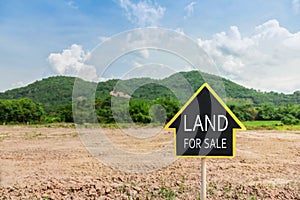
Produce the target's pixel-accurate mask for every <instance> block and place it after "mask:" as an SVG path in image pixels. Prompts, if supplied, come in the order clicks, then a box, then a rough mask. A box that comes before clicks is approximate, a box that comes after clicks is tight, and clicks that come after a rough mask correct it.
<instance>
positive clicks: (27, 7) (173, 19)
mask: <svg viewBox="0 0 300 200" xmlns="http://www.w3.org/2000/svg"><path fill="white" fill-rule="evenodd" d="M142 27H161V28H165V29H169V30H175V31H178V32H180V33H182V34H184V35H186V36H188V37H190V38H192V39H193V40H194V41H195V42H196V43H198V45H199V46H200V47H201V48H203V49H204V50H205V51H206V52H207V54H208V55H209V56H210V57H211V58H212V59H213V60H214V62H215V64H216V65H217V66H218V68H219V71H220V73H221V75H222V76H224V77H227V78H229V79H231V80H233V81H235V82H238V83H240V84H242V85H245V86H247V87H252V88H256V89H260V90H263V91H270V90H273V91H278V92H285V93H292V92H293V91H295V90H299V89H300V75H299V74H300V0H274V1H273V0H272V1H271V0H266V1H262V0H260V1H258V0H253V1H227V0H212V1H208V0H195V1H190V0H182V1H173V0H164V1H158V0H156V1H155V0H144V1H135V0H112V1H100V0H85V1H79V0H71V1H69V0H28V1H22V0H0V69H1V73H0V91H5V90H7V89H11V88H15V87H19V86H24V85H26V84H28V83H31V82H34V81H35V80H40V79H42V78H43V77H49V76H53V75H75V74H76V73H77V72H78V71H79V70H81V69H88V71H89V72H90V74H94V73H95V72H94V71H93V70H94V69H93V68H91V66H89V65H87V64H85V63H84V61H85V59H86V58H87V57H88V55H89V54H90V52H92V50H93V49H94V48H95V47H96V45H98V44H99V43H101V42H103V41H105V40H106V39H108V38H111V37H112V36H114V35H116V34H119V33H120V32H124V31H128V30H132V29H135V28H142ZM148 53H149V52H146V51H144V57H145V58H148V57H149V55H148ZM133 63H135V62H133ZM182 67H183V68H184V66H182ZM115 70H118V69H117V68H116V69H115Z"/></svg>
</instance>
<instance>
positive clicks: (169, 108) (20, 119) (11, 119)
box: [0, 97, 300, 124]
mask: <svg viewBox="0 0 300 200" xmlns="http://www.w3.org/2000/svg"><path fill="white" fill-rule="evenodd" d="M111 98H113V97H106V98H97V99H96V100H95V101H88V100H86V99H80V100H78V101H76V102H73V105H72V104H71V103H69V104H65V105H61V106H59V108H58V109H57V110H56V111H53V112H51V113H48V114H47V113H46V112H44V109H43V106H42V104H40V103H35V102H33V101H32V100H30V99H28V98H24V99H19V100H0V123H1V124H4V123H45V122H46V123H52V122H74V119H73V111H72V109H73V106H76V108H78V109H76V112H77V113H76V117H77V120H76V122H77V123H85V122H89V123H96V122H99V123H102V124H108V123H115V119H117V121H118V122H122V123H127V122H130V121H131V120H132V121H133V122H135V123H150V122H157V123H165V122H168V121H169V120H170V119H171V118H172V117H173V116H174V115H175V114H176V113H177V112H178V110H179V109H180V104H179V102H178V101H176V100H174V99H173V98H170V97H162V98H156V99H154V100H149V99H140V98H132V99H130V100H126V99H124V98H118V99H116V100H114V101H113V102H114V105H113V110H112V99H111ZM126 101H129V104H126V103H124V102H126ZM228 107H229V108H230V109H231V110H232V112H233V113H234V114H235V115H236V116H237V117H238V118H239V119H240V120H241V121H253V120H280V121H282V123H284V124H299V123H300V105H299V104H286V105H281V106H274V105H270V104H265V105H254V104H241V103H229V104H228ZM93 109H94V110H95V115H96V119H95V118H93V117H92V115H93V112H92V111H93ZM128 113H129V115H128Z"/></svg>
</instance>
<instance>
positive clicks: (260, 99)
mask: <svg viewBox="0 0 300 200" xmlns="http://www.w3.org/2000/svg"><path fill="white" fill-rule="evenodd" d="M75 80H76V78H74V77H66V76H56V77H49V78H45V79H42V80H39V81H36V82H34V83H32V84H29V85H28V86H25V87H21V88H16V89H13V90H8V91H6V92H4V93H0V99H20V98H29V99H31V100H32V101H34V102H37V103H41V104H42V106H43V107H44V110H45V111H46V112H47V113H51V112H56V111H57V110H58V109H59V108H60V107H61V106H62V105H66V104H69V103H71V102H72V94H73V86H74V81H75ZM77 80H79V79H77ZM204 80H205V82H208V83H209V84H210V86H211V87H212V88H213V89H214V90H215V91H216V92H217V93H218V94H219V95H220V96H221V98H223V99H224V100H225V101H227V102H238V103H240V104H258V105H260V104H271V105H275V106H278V105H284V104H288V103H293V104H300V91H296V92H294V93H293V94H283V93H276V92H259V91H257V90H255V89H249V88H246V87H243V86H241V85H239V84H236V83H234V82H232V81H230V80H228V79H225V78H222V77H219V76H215V75H211V74H206V73H201V74H200V73H199V72H197V71H190V72H180V73H176V74H173V75H171V76H169V77H167V78H165V79H161V80H154V79H150V78H133V79H129V80H118V79H113V80H108V81H106V82H99V83H98V84H97V86H96V85H95V84H96V83H92V82H86V81H83V80H79V81H80V85H81V86H82V85H84V87H85V89H84V90H81V92H83V93H82V94H76V95H77V96H80V95H84V93H86V92H88V91H90V90H93V89H94V88H96V93H95V96H96V98H103V99H104V98H108V97H109V96H110V92H111V91H114V92H115V94H117V95H119V94H120V93H121V94H129V95H130V96H131V97H132V98H143V99H149V100H154V99H157V98H159V97H170V98H176V97H175V95H174V92H175V93H176V94H177V97H180V99H181V100H182V101H185V100H187V99H188V98H189V97H190V95H187V94H190V93H188V92H187V91H191V90H193V91H196V90H197V89H198V88H199V87H200V86H201V85H202V84H203V83H204ZM223 87H224V89H225V93H224V94H223V93H222V91H224V90H222V88H223ZM181 103H184V102H181Z"/></svg>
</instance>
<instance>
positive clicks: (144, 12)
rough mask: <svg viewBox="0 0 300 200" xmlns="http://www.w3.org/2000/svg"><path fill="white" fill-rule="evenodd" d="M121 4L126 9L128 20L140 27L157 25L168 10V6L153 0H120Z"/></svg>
mask: <svg viewBox="0 0 300 200" xmlns="http://www.w3.org/2000/svg"><path fill="white" fill-rule="evenodd" d="M119 4H120V6H121V7H122V8H123V9H124V10H125V11H126V15H127V18H128V20H129V21H130V22H132V23H134V24H136V25H137V26H138V27H146V26H157V25H158V21H159V20H160V19H161V18H162V17H163V15H164V13H165V11H166V8H164V7H161V6H159V5H158V4H157V3H153V2H152V1H140V2H138V3H133V2H131V1H130V0H119Z"/></svg>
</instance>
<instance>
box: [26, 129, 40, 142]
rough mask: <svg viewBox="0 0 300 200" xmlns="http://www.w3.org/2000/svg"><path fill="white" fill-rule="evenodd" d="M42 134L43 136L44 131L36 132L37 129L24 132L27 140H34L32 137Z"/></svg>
mask: <svg viewBox="0 0 300 200" xmlns="http://www.w3.org/2000/svg"><path fill="white" fill-rule="evenodd" d="M42 136H43V133H42V132H36V131H34V132H33V133H28V132H26V133H25V134H24V137H25V140H32V139H35V138H39V137H42Z"/></svg>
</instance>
